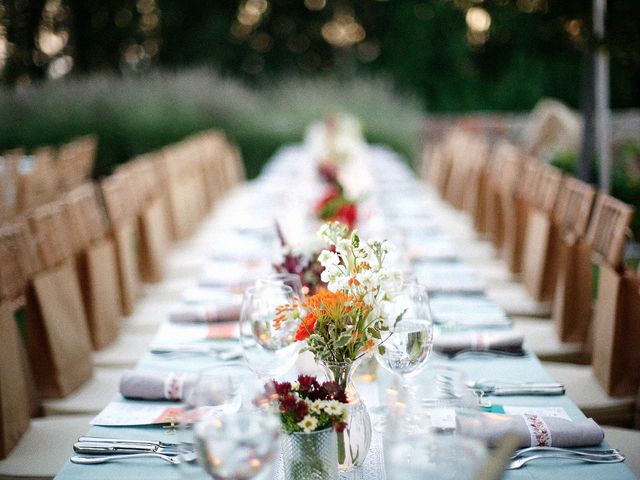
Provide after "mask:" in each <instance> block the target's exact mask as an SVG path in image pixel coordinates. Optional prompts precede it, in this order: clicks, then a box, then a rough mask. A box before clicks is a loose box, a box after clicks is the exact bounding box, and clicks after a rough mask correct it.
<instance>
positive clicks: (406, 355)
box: [373, 281, 433, 432]
mask: <svg viewBox="0 0 640 480" xmlns="http://www.w3.org/2000/svg"><path fill="white" fill-rule="evenodd" d="M386 313H387V316H388V318H389V319H390V320H389V322H390V323H391V325H390V330H389V335H388V336H387V337H386V338H385V339H383V343H382V345H384V347H385V351H384V353H383V354H380V353H379V352H376V358H377V360H378V362H379V363H380V364H381V365H382V366H383V367H384V368H385V369H386V370H388V371H390V372H391V373H393V374H394V375H396V376H397V377H398V378H399V379H400V380H401V383H402V387H403V388H404V389H405V390H406V391H407V392H408V394H409V396H411V397H412V398H413V399H414V400H415V391H414V390H413V388H412V387H411V385H410V384H409V379H410V378H411V377H414V376H416V375H417V374H418V373H420V372H421V371H422V370H423V369H424V367H425V365H426V362H427V358H428V357H429V353H430V352H431V346H432V343H433V320H432V318H431V310H430V308H429V297H428V295H427V289H426V288H425V287H424V286H423V285H421V284H419V283H418V282H417V281H411V282H407V283H405V284H404V285H403V288H402V291H401V292H400V294H399V295H397V296H396V297H395V298H394V299H393V301H392V302H391V304H390V305H389V306H388V308H387V312H386ZM385 412H386V408H385V407H384V406H381V407H379V408H377V409H376V410H374V411H373V413H374V414H376V415H377V417H378V418H377V419H376V421H375V422H374V429H375V430H376V431H378V432H382V431H383V430H384V428H385V424H386V419H385V417H384V416H380V415H384V414H385Z"/></svg>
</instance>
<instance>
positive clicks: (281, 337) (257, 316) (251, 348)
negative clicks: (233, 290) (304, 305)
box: [240, 282, 299, 382]
mask: <svg viewBox="0 0 640 480" xmlns="http://www.w3.org/2000/svg"><path fill="white" fill-rule="evenodd" d="M294 300H295V294H294V292H293V289H292V288H291V287H290V286H288V285H284V284H281V283H274V282H265V283H263V284H258V285H256V286H254V287H250V288H248V289H247V290H246V291H245V293H244V297H243V300H242V309H241V310H240V344H241V345H242V351H243V355H244V358H245V360H246V362H247V365H248V366H249V368H250V369H251V370H253V372H254V373H255V374H256V375H257V376H258V378H260V379H261V380H262V381H263V382H266V381H267V380H269V379H271V378H277V377H279V376H280V375H282V374H283V373H285V372H286V371H287V370H289V369H290V368H291V367H292V366H293V364H294V363H295V361H296V358H297V356H298V350H299V344H298V343H296V342H295V341H294V340H295V330H296V328H297V325H294V322H283V323H282V325H280V327H279V328H276V325H275V324H274V319H275V317H276V309H277V307H279V306H282V305H286V304H289V305H291V304H293V302H294Z"/></svg>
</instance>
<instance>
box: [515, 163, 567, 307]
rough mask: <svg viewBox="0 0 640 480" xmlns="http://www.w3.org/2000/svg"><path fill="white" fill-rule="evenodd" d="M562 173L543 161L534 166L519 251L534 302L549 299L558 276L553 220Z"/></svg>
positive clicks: (524, 281) (556, 233) (527, 285)
mask: <svg viewBox="0 0 640 480" xmlns="http://www.w3.org/2000/svg"><path fill="white" fill-rule="evenodd" d="M561 183H562V173H561V172H560V170H558V169H557V168H554V167H551V166H549V165H546V164H541V165H540V166H539V167H538V173H537V183H536V190H535V192H533V193H532V194H531V196H530V199H531V205H530V206H529V209H528V211H527V212H526V225H525V234H524V242H523V250H522V272H523V283H524V286H525V288H526V289H527V291H528V293H529V294H530V295H531V297H533V299H534V300H536V301H538V302H543V301H550V300H551V299H552V298H553V295H554V291H555V284H556V279H557V275H558V263H559V258H558V253H559V251H558V249H557V246H558V245H557V243H558V240H557V239H558V230H557V228H556V225H555V223H554V222H553V209H554V207H555V204H556V201H557V197H558V191H559V189H560V185H561Z"/></svg>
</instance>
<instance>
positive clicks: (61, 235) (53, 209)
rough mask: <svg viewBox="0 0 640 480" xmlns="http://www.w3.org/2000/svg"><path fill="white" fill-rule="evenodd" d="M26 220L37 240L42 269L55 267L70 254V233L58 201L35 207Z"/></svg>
mask: <svg viewBox="0 0 640 480" xmlns="http://www.w3.org/2000/svg"><path fill="white" fill-rule="evenodd" d="M28 221H29V226H30V228H31V230H32V231H33V234H34V236H35V238H36V241H37V251H38V258H39V263H40V266H41V267H42V268H43V269H48V268H51V267H55V266H56V265H58V264H60V263H61V262H63V261H64V260H66V259H67V258H69V257H70V256H71V254H72V248H71V241H70V235H69V231H68V230H67V225H66V221H65V217H64V210H63V208H62V204H61V203H60V202H51V203H48V204H46V205H43V206H41V207H38V208H36V209H35V210H33V212H32V213H31V214H30V215H29V217H28Z"/></svg>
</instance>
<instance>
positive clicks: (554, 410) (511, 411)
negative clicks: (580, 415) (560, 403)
mask: <svg viewBox="0 0 640 480" xmlns="http://www.w3.org/2000/svg"><path fill="white" fill-rule="evenodd" d="M502 408H503V410H504V413H506V414H507V415H524V414H525V413H526V414H529V415H537V416H539V417H555V418H562V419H564V420H569V421H572V420H571V417H569V415H568V414H567V412H566V410H565V409H564V408H562V407H539V406H535V407H523V406H520V405H518V406H514V405H511V406H508V405H503V406H502Z"/></svg>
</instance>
